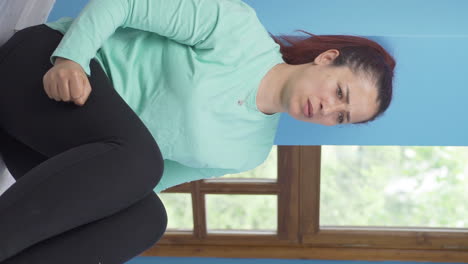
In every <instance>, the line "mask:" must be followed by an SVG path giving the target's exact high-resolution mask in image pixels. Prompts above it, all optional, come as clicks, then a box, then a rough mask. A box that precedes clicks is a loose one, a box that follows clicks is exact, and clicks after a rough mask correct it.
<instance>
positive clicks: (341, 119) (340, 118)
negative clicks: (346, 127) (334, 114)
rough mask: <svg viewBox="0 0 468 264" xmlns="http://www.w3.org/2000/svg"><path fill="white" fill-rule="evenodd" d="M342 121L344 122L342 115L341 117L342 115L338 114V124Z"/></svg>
mask: <svg viewBox="0 0 468 264" xmlns="http://www.w3.org/2000/svg"><path fill="white" fill-rule="evenodd" d="M343 121H344V115H343V113H339V114H338V123H339V124H341V123H343Z"/></svg>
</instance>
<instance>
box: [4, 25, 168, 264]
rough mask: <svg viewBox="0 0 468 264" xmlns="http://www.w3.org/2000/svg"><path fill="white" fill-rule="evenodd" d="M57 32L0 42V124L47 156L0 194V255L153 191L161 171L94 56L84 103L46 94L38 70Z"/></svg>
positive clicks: (38, 30)
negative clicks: (1, 43)
mask: <svg viewBox="0 0 468 264" xmlns="http://www.w3.org/2000/svg"><path fill="white" fill-rule="evenodd" d="M61 38H62V35H61V34H60V33H59V32H57V31H54V30H51V29H50V28H48V27H46V26H44V25H40V26H35V27H30V28H27V29H24V30H22V31H20V32H18V33H17V34H15V35H14V36H13V37H12V38H11V39H10V40H9V41H8V42H7V43H6V44H5V45H4V46H2V47H1V48H0V81H1V83H0V129H3V130H4V132H5V133H7V134H8V135H10V136H12V137H14V138H15V139H16V140H18V141H19V142H21V143H23V144H25V145H27V146H28V147H29V148H31V149H32V150H34V151H35V152H38V153H40V154H41V155H43V156H44V157H48V159H47V160H45V161H43V162H41V163H40V164H39V165H37V166H35V167H33V168H32V169H31V170H29V171H28V172H26V173H25V174H24V175H23V177H21V178H20V179H19V180H18V181H17V182H16V183H15V184H13V185H12V186H11V187H10V188H9V189H8V190H7V191H6V192H5V193H4V194H3V195H2V196H0V234H1V236H0V261H4V260H5V259H7V258H10V257H12V256H14V255H16V254H19V253H20V252H22V251H23V250H25V249H27V248H29V247H31V246H33V245H35V244H37V243H39V242H41V241H44V240H46V239H50V238H53V237H54V236H57V235H59V234H62V233H64V234H65V232H67V231H70V232H75V231H76V230H73V229H76V228H78V227H82V228H86V226H85V225H86V224H89V223H92V222H94V221H97V220H102V221H104V222H105V219H103V218H107V217H109V216H111V215H116V214H117V213H119V212H120V211H122V210H124V209H129V207H130V206H132V205H133V204H135V203H137V202H139V201H140V200H142V199H144V198H147V197H148V195H152V192H153V188H154V187H155V186H156V185H157V183H158V182H159V179H160V177H161V175H162V172H163V160H162V156H161V153H160V151H159V147H158V145H157V143H156V142H155V141H154V139H153V138H152V136H151V134H150V132H149V131H148V130H147V128H146V127H145V126H144V124H143V123H142V122H141V120H140V119H139V118H138V116H137V115H136V114H135V113H134V112H133V111H132V110H131V109H130V108H129V106H128V105H127V104H126V103H125V102H124V101H123V100H122V98H121V97H120V96H119V95H118V94H117V93H116V92H115V90H114V89H113V87H112V84H111V83H110V81H109V80H108V79H107V78H106V75H105V73H104V72H103V70H102V69H101V67H100V66H99V64H98V63H97V62H96V61H95V60H92V61H91V64H90V67H91V72H92V76H91V77H90V78H89V81H90V84H91V87H92V89H93V90H92V92H91V94H90V96H89V98H88V101H87V102H86V104H85V105H84V106H81V107H80V106H76V105H74V104H73V103H65V102H56V101H54V100H51V99H49V98H48V97H47V95H46V94H45V92H44V89H43V84H42V78H43V76H44V74H45V73H46V72H47V71H48V70H49V69H50V68H51V67H52V65H51V64H50V62H49V57H50V55H51V54H52V52H53V51H54V49H55V48H56V47H57V45H58V44H59V43H60V40H61ZM153 196H154V195H153ZM153 204H156V203H155V202H153ZM162 208H163V207H162ZM162 211H164V210H162ZM156 218H157V217H154V218H151V219H152V220H153V221H154V220H155V219H156ZM165 221H166V220H165V217H161V222H162V223H155V224H156V225H158V226H164V227H165ZM90 226H91V225H90ZM77 230H78V229H77ZM152 231H153V232H154V230H152ZM76 232H79V231H76ZM80 233H81V232H80ZM161 235H162V232H156V233H154V234H153V241H156V240H158V239H159V237H160V236H161ZM85 237H86V236H85ZM44 242H45V241H44ZM97 253H99V252H97ZM115 253H116V254H117V252H115ZM71 259H73V257H71ZM100 261H101V262H103V264H104V263H108V262H106V256H102V259H101V260H100ZM111 263H112V262H111Z"/></svg>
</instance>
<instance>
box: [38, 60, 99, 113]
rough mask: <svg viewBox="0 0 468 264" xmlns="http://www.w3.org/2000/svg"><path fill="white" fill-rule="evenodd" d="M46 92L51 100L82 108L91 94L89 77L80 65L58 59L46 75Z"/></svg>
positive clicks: (44, 81) (44, 79)
mask: <svg viewBox="0 0 468 264" xmlns="http://www.w3.org/2000/svg"><path fill="white" fill-rule="evenodd" d="M42 81H43V83H44V90H45V92H46V94H47V96H49V98H50V99H54V100H55V101H64V102H70V101H73V102H74V103H75V104H76V105H79V106H82V105H84V103H85V102H86V100H87V99H88V97H89V94H90V93H91V85H90V84H89V80H88V77H87V76H86V73H85V71H84V70H83V68H82V67H81V65H80V64H78V63H76V62H74V61H72V60H68V59H65V58H60V57H58V58H57V59H56V61H55V65H54V66H53V67H52V68H51V69H50V70H49V71H48V72H47V73H46V74H45V75H44V78H43V80H42Z"/></svg>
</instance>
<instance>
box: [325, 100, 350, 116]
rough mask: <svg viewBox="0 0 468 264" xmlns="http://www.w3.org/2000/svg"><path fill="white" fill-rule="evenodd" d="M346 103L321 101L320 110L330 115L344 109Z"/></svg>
mask: <svg viewBox="0 0 468 264" xmlns="http://www.w3.org/2000/svg"><path fill="white" fill-rule="evenodd" d="M344 106H345V104H344V103H342V102H329V103H327V102H321V103H320V111H321V112H322V114H323V115H325V116H326V115H330V114H333V113H336V112H339V111H343V110H344Z"/></svg>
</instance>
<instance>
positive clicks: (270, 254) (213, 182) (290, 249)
mask: <svg viewBox="0 0 468 264" xmlns="http://www.w3.org/2000/svg"><path fill="white" fill-rule="evenodd" d="M277 148H278V181H276V180H267V179H260V180H259V179H222V178H220V179H210V180H200V181H195V182H191V183H186V184H182V185H178V186H175V187H173V188H170V189H168V190H166V191H164V193H190V194H191V195H192V204H193V206H192V207H193V215H194V230H193V232H192V231H187V232H183V231H178V232H173V231H170V230H168V231H167V232H166V234H165V235H164V236H163V238H162V239H161V240H160V241H159V242H158V243H157V244H156V245H154V246H153V247H152V248H150V249H148V250H147V251H145V252H144V253H143V254H142V256H169V257H220V258H270V259H271V258H277V259H324V260H373V261H383V260H399V261H433V262H468V229H455V228H454V229H437V228H380V227H365V228H364V227H362V228H361V227H342V226H320V225H319V211H320V207H319V206H320V162H321V146H277ZM206 194H270V195H271V194H275V195H278V232H260V231H252V232H248V233H246V232H236V231H232V232H210V233H207V228H206V215H205V199H204V197H205V195H206Z"/></svg>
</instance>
